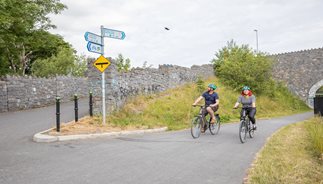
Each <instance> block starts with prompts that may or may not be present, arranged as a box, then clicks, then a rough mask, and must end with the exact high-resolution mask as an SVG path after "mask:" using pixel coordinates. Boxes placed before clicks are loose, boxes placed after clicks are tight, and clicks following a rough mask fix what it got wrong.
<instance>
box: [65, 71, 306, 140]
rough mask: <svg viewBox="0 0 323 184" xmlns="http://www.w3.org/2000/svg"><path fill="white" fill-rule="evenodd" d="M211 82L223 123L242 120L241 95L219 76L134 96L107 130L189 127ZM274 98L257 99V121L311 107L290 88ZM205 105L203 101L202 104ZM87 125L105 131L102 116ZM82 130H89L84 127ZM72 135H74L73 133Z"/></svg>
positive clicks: (109, 120) (109, 119)
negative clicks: (236, 106) (237, 107)
mask: <svg viewBox="0 0 323 184" xmlns="http://www.w3.org/2000/svg"><path fill="white" fill-rule="evenodd" d="M209 83H215V84H216V85H217V86H218V88H217V90H216V92H217V93H218V94H219V97H220V108H219V111H218V113H219V114H220V117H221V122H232V121H238V120H239V114H240V112H239V110H233V109H232V107H233V105H234V103H235V102H236V100H237V98H238V96H239V93H238V92H234V91H233V90H232V89H230V88H228V87H226V86H224V85H223V83H222V82H221V81H220V80H219V79H217V78H216V77H212V78H209V79H207V80H199V81H198V82H196V83H190V84H185V85H182V86H180V87H177V88H174V89H169V90H167V91H164V92H161V93H158V94H151V95H142V96H137V97H133V98H132V99H129V100H128V101H127V103H125V106H124V107H123V108H122V109H120V110H118V111H116V112H113V113H112V114H111V115H109V116H107V119H106V122H107V125H106V127H112V128H120V129H122V130H124V129H133V128H137V129H142V128H144V129H147V128H159V127H164V126H167V127H168V130H179V129H184V128H188V127H190V122H191V119H192V118H193V117H194V116H195V115H197V114H198V111H199V108H197V107H195V108H194V107H192V106H191V105H192V103H193V102H194V100H195V99H196V98H197V97H199V96H200V95H201V94H202V92H203V89H204V90H205V88H206V86H207V85H208V84H209ZM274 96H275V97H269V96H258V95H256V97H257V115H256V118H271V117H277V116H283V115H290V114H295V113H299V112H304V111H308V110H309V108H308V107H307V106H306V105H305V104H304V102H302V101H301V100H299V99H298V98H296V97H295V96H293V95H291V94H290V93H289V92H288V90H287V89H284V88H281V89H278V90H276V91H275V93H274ZM200 103H201V104H203V103H204V102H200ZM85 121H87V122H90V123H88V124H87V126H88V129H89V130H91V132H93V131H96V132H100V131H106V129H107V128H106V127H103V126H102V117H95V118H93V119H91V120H88V119H86V120H85ZM77 124H81V125H82V127H81V128H82V129H84V130H86V127H84V126H86V125H85V124H82V123H77ZM77 124H70V125H71V126H65V127H63V128H62V131H65V132H66V133H68V132H69V131H76V130H77V128H76V126H78V125H77ZM71 134H73V133H72V132H71Z"/></svg>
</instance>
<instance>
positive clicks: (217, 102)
mask: <svg viewBox="0 0 323 184" xmlns="http://www.w3.org/2000/svg"><path fill="white" fill-rule="evenodd" d="M219 103H220V100H219V99H216V100H215V104H212V105H210V106H211V107H216V106H218V105H219Z"/></svg>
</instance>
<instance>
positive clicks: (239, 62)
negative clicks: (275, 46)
mask: <svg viewBox="0 0 323 184" xmlns="http://www.w3.org/2000/svg"><path fill="white" fill-rule="evenodd" d="M215 56H216V58H215V59H213V60H212V61H211V62H212V63H213V64H214V68H215V70H216V75H217V76H218V77H219V78H221V79H222V80H223V82H224V83H225V84H227V85H229V86H231V87H232V88H233V89H236V90H240V89H241V88H242V86H244V85H248V86H250V87H251V88H252V89H253V91H255V92H258V93H262V92H268V91H269V90H270V86H271V85H273V80H272V79H271V72H272V61H271V60H270V59H269V58H268V57H267V56H266V55H265V54H263V53H258V54H257V55H256V53H254V52H253V51H252V49H251V48H249V46H248V45H241V46H238V45H236V43H235V42H234V41H233V40H231V41H230V42H228V43H227V46H225V47H223V48H222V49H220V50H219V51H218V52H216V54H215Z"/></svg>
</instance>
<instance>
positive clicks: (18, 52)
mask: <svg viewBox="0 0 323 184" xmlns="http://www.w3.org/2000/svg"><path fill="white" fill-rule="evenodd" d="M65 8H66V6H65V5H64V4H62V3H60V1H59V0H1V1H0V62H1V64H0V66H1V67H5V68H4V69H1V70H0V74H2V75H3V74H6V73H16V74H22V75H25V74H31V71H32V69H31V66H32V65H33V64H32V63H33V62H34V61H35V60H36V59H40V58H41V59H44V58H48V57H52V56H53V55H56V54H58V49H57V48H60V47H63V45H64V46H65V47H70V45H69V44H68V43H66V42H64V40H63V39H62V38H61V37H59V36H57V35H52V34H50V33H48V32H47V30H48V29H50V28H55V26H54V25H52V24H51V21H50V19H49V17H48V15H49V14H58V13H60V12H61V11H62V10H64V9H65Z"/></svg>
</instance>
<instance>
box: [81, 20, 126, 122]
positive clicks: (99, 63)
mask: <svg viewBox="0 0 323 184" xmlns="http://www.w3.org/2000/svg"><path fill="white" fill-rule="evenodd" d="M104 37H109V38H114V39H119V40H123V39H124V38H125V37H126V34H125V33H124V32H123V31H118V30H114V29H107V28H104V27H103V26H101V36H99V35H97V34H94V33H91V32H85V34H84V38H85V40H86V41H88V43H87V50H88V51H89V52H94V53H98V54H101V56H100V57H99V58H98V59H97V60H96V61H95V62H94V63H93V65H94V66H95V67H96V68H97V69H98V70H99V71H100V72H101V73H102V116H103V124H104V125H105V119H106V110H105V72H104V71H105V70H106V69H107V68H108V67H109V66H110V64H111V63H110V61H109V60H108V59H106V58H105V57H104Z"/></svg>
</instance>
